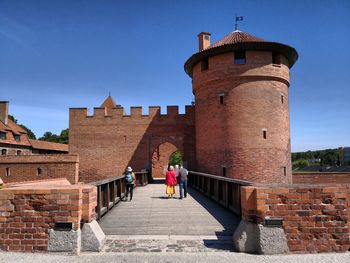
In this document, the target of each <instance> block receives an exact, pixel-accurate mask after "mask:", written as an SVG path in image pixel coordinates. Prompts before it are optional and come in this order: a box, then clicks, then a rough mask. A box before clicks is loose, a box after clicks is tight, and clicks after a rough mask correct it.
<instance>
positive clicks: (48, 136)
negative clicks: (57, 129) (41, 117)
mask: <svg viewBox="0 0 350 263" xmlns="http://www.w3.org/2000/svg"><path fill="white" fill-rule="evenodd" d="M39 140H40V141H47V142H59V136H58V135H56V134H54V133H52V132H49V131H47V132H45V133H44V135H43V136H42V137H40V138H39Z"/></svg>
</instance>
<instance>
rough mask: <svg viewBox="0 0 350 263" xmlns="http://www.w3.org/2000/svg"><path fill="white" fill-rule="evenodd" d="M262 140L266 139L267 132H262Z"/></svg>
mask: <svg viewBox="0 0 350 263" xmlns="http://www.w3.org/2000/svg"><path fill="white" fill-rule="evenodd" d="M263 138H264V139H266V138H267V130H263Z"/></svg>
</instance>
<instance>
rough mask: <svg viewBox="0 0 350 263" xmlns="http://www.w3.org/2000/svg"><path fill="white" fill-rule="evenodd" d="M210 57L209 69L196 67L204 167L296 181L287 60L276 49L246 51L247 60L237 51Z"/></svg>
mask: <svg viewBox="0 0 350 263" xmlns="http://www.w3.org/2000/svg"><path fill="white" fill-rule="evenodd" d="M208 63H209V68H208V69H207V70H202V69H201V63H197V64H196V65H195V66H194V68H193V92H194V95H195V99H196V111H195V125H196V159H197V167H198V170H199V171H202V172H206V173H211V174H216V175H222V174H223V170H224V169H225V170H226V175H227V176H229V177H233V178H236V179H244V180H249V181H251V182H259V183H291V182H292V177H291V176H292V174H291V160H290V128H289V109H288V107H289V103H288V88H289V66H288V62H287V60H286V59H285V58H284V57H283V56H281V64H280V65H273V64H272V53H271V52H267V51H266V52H265V51H246V64H244V65H235V64H234V52H227V53H223V54H219V55H215V56H211V57H209V60H208ZM220 97H222V99H220ZM264 131H265V132H266V139H265V138H264V136H263V135H264V134H263V133H264Z"/></svg>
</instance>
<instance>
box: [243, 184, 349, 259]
mask: <svg viewBox="0 0 350 263" xmlns="http://www.w3.org/2000/svg"><path fill="white" fill-rule="evenodd" d="M241 194H242V217H243V219H245V220H247V221H253V222H257V223H263V221H264V218H266V217H279V218H283V228H284V231H285V233H286V236H287V242H288V247H289V250H290V251H291V252H292V253H318V252H334V251H339V252H340V251H343V252H344V251H349V249H350V185H337V186H325V185H293V186H289V187H275V188H267V187H254V186H247V187H242V190H241Z"/></svg>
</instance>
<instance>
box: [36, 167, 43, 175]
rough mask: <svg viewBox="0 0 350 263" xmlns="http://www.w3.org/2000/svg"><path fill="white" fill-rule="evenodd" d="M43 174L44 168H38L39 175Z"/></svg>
mask: <svg viewBox="0 0 350 263" xmlns="http://www.w3.org/2000/svg"><path fill="white" fill-rule="evenodd" d="M42 174H43V169H41V168H38V170H37V176H41V175H42Z"/></svg>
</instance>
